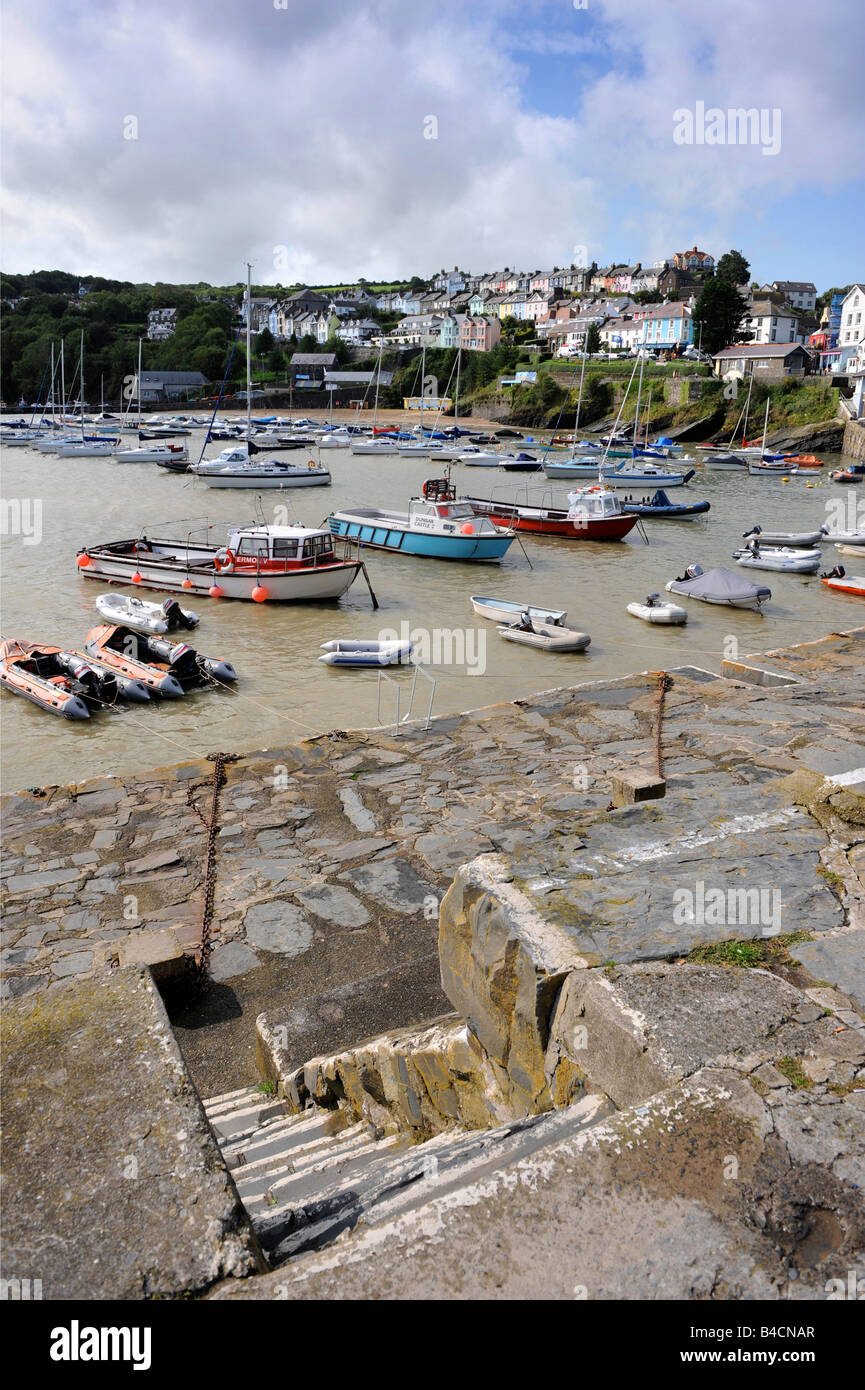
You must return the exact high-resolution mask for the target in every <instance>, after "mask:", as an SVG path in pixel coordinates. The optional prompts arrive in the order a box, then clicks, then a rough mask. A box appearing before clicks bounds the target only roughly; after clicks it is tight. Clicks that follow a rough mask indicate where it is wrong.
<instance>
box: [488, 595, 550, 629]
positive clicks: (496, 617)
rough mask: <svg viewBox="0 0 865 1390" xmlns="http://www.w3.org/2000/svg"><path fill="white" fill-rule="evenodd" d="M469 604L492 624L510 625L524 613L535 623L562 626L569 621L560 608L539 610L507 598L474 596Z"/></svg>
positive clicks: (533, 606) (531, 605) (528, 604)
mask: <svg viewBox="0 0 865 1390" xmlns="http://www.w3.org/2000/svg"><path fill="white" fill-rule="evenodd" d="M469 602H470V603H471V606H472V608H473V609H474V611H475V612H476V613H477V615H478V617H479V618H489V619H490V620H491V621H492V622H496V623H506V624H510V623H513V622H516V620H517V619H518V618H520V617H522V615H523V614H524V613H528V615H529V617H530V618H531V619H532V620H533V621H534V620H537V621H538V622H542V623H548V624H551V625H553V624H554V625H560V624H562V623H564V622H565V620H566V619H567V616H568V615H567V613H566V612H565V610H564V609H560V608H538V607H537V606H536V605H533V604H530V603H514V602H512V601H511V600H510V599H506V598H484V597H482V595H480V594H472V595H471V597H470V599H469Z"/></svg>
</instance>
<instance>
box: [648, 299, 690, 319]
mask: <svg viewBox="0 0 865 1390" xmlns="http://www.w3.org/2000/svg"><path fill="white" fill-rule="evenodd" d="M690 312H691V311H690V309H689V308H688V306H687V304H682V303H681V302H680V301H679V300H675V301H674V302H673V303H672V304H644V305H643V308H642V309H641V310H640V317H641V318H644V319H680V318H684V316H685V315H686V314H690Z"/></svg>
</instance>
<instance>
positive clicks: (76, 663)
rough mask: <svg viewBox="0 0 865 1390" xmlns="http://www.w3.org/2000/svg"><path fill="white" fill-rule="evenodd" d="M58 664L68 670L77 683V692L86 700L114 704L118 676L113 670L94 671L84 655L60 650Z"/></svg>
mask: <svg viewBox="0 0 865 1390" xmlns="http://www.w3.org/2000/svg"><path fill="white" fill-rule="evenodd" d="M57 664H58V666H60V667H61V668H62V669H63V670H64V671H67V672H68V673H69V675H70V676H71V677H72V680H73V681H74V683H75V686H76V690H75V693H76V694H78V695H81V697H82V699H84V700H85V701H100V700H101V701H104V702H105V703H106V704H113V703H114V701H115V700H116V699H117V695H118V684H117V677H116V676H115V675H114V673H113V672H112V671H94V669H93V667H92V666H88V664H87V662H86V661H85V660H84V659H83V657H80V656H76V655H75V653H74V652H58V653H57Z"/></svg>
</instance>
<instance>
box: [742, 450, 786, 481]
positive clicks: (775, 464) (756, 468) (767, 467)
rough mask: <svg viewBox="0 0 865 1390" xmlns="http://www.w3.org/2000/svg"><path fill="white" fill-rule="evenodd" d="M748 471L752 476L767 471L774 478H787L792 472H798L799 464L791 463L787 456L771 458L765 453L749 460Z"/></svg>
mask: <svg viewBox="0 0 865 1390" xmlns="http://www.w3.org/2000/svg"><path fill="white" fill-rule="evenodd" d="M748 472H749V473H750V474H751V475H752V476H754V475H757V474H762V473H765V474H768V475H769V476H770V477H774V478H786V477H788V476H789V475H790V474H791V473H798V472H799V465H798V464H797V463H790V462H789V461H788V460H787V459H785V458H770V457H769V456H768V455H766V454H764V455H763V457H762V458H756V459H750V460H749V461H748Z"/></svg>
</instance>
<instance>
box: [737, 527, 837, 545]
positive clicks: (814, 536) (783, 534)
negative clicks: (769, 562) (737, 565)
mask: <svg viewBox="0 0 865 1390" xmlns="http://www.w3.org/2000/svg"><path fill="white" fill-rule="evenodd" d="M828 533H829V528H828V527H827V526H821V527H820V528H819V529H818V530H817V531H764V530H763V528H762V526H752V527H751V529H750V531H746V532H745V533H744V534H743V536H742V539H743V540H744V541H746V542H748V543H750V542H751V541H757V542H758V544H760V545H782V546H793V547H794V549H796V550H812V549H813V548H814V546H815V545H821V544H822V543H823V541H824V540H825V539H826V537H827V535H828Z"/></svg>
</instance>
